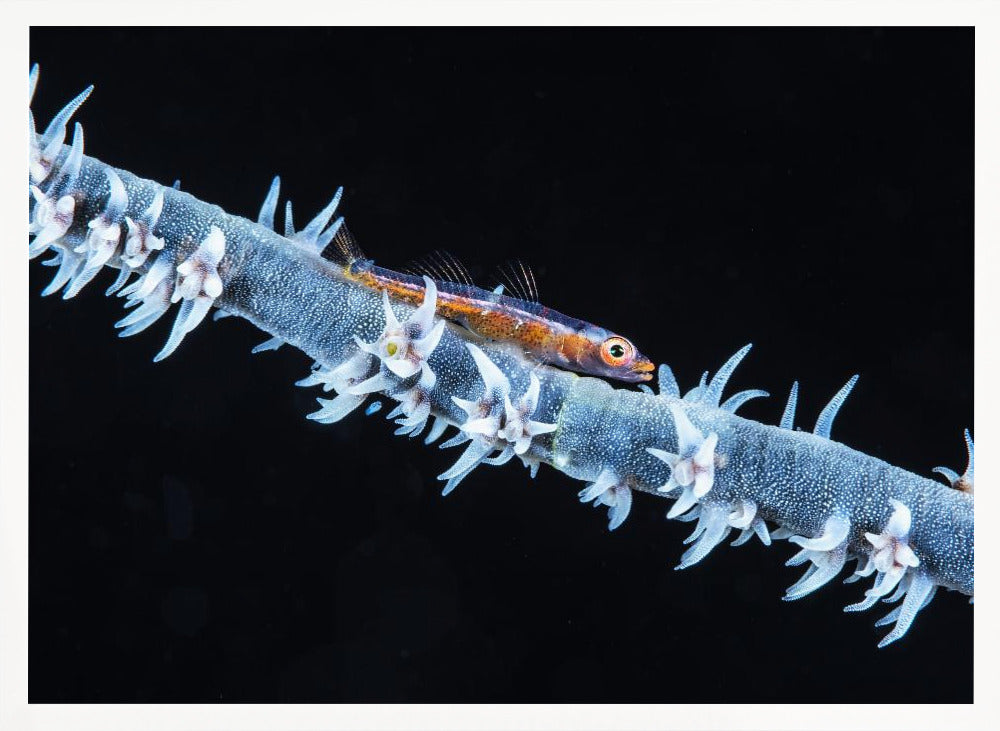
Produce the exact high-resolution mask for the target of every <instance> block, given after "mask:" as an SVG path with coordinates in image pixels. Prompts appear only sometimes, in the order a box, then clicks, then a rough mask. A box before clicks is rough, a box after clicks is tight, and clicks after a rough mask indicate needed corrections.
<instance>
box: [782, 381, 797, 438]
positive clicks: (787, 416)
mask: <svg viewBox="0 0 1000 731" xmlns="http://www.w3.org/2000/svg"><path fill="white" fill-rule="evenodd" d="M798 403H799V382H798V381H793V382H792V389H791V391H789V392H788V402H787V403H786V404H785V410H784V412H782V414H781V421H780V422H779V423H778V426H779V427H780V428H782V429H788V430H791V429H792V428H793V425H794V423H795V407H796V406H797V405H798Z"/></svg>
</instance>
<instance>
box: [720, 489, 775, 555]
mask: <svg viewBox="0 0 1000 731" xmlns="http://www.w3.org/2000/svg"><path fill="white" fill-rule="evenodd" d="M732 508H733V510H732V512H731V513H730V514H729V525H730V526H732V527H733V528H736V529H737V530H739V531H740V535H739V536H738V537H737V538H736V540H735V541H733V542H732V543H731V544H730V545H733V546H742V545H743V544H744V543H746V542H747V541H749V540H750V539H751V538H753V537H754V536H755V535H756V536H757V537H758V538H760V542H761V543H763V544H764V545H765V546H770V545H771V534H770V533H769V532H768V529H767V523H766V522H765V521H764V519H763V518H762V517H761V516H759V515H758V514H757V504H756V503H755V502H754V501H753V500H737V501H736V503H735V504H734V505H733V506H732Z"/></svg>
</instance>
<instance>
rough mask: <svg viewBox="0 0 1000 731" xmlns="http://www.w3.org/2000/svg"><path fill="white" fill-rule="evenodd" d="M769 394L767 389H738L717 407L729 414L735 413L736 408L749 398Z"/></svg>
mask: <svg viewBox="0 0 1000 731" xmlns="http://www.w3.org/2000/svg"><path fill="white" fill-rule="evenodd" d="M770 395H771V394H769V393H768V392H767V391H762V390H760V389H759V388H752V389H749V390H747V391H740V392H739V393H734V394H733V395H732V396H730V397H729V398H727V399H726V400H725V401H724V402H723V404H722V405H721V406H720V407H719V408H720V409H722V410H723V411H728V412H729V413H730V414H735V413H736V410H737V409H739V408H740V407H741V406H742V405H743V404H745V403H746V402H747V401H749V400H750V399H755V398H767V397H768V396H770Z"/></svg>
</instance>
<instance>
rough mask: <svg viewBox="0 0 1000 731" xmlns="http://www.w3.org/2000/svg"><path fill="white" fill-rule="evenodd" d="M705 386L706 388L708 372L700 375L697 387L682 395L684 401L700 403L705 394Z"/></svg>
mask: <svg viewBox="0 0 1000 731" xmlns="http://www.w3.org/2000/svg"><path fill="white" fill-rule="evenodd" d="M707 386H708V371H705V372H704V373H702V374H701V380H699V381H698V385H697V386H695V387H694V388H692V389H691V390H690V391H688V392H687V393H685V394H684V400H685V401H687V402H688V403H692V404H697V403H700V402H701V398H702V396H704V394H705V388H706V387H707Z"/></svg>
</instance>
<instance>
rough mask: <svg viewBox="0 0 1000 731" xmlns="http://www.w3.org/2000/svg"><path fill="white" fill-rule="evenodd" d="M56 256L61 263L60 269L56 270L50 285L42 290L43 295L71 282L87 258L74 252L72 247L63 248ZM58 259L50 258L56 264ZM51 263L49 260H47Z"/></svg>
mask: <svg viewBox="0 0 1000 731" xmlns="http://www.w3.org/2000/svg"><path fill="white" fill-rule="evenodd" d="M56 257H57V259H56V260H58V263H59V269H58V270H56V275H55V276H54V277H53V278H52V281H51V282H49V285H48V286H47V287H46V288H45V289H43V290H42V296H43V297H47V296H49V295H50V294H53V293H54V292H58V291H59V290H60V289H62V288H63V286H64V285H65V284H66V283H67V282H69V281H70V280H71V279H72V278H73V277H74V276H76V274H77V272H79V271H80V269H81V268H82V267H83V264H84V261H85V259H84V258H83V257H82V256H80V255H79V254H75V253H73V251H72V250H70V249H62V250H60V251H58V252H57V253H56ZM56 260H50V261H51V263H52V264H53V265H54V264H55V263H56ZM46 263H49V262H46Z"/></svg>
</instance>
